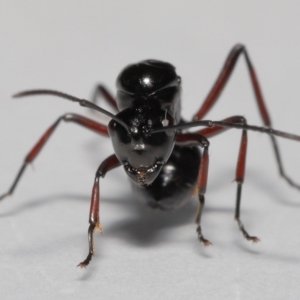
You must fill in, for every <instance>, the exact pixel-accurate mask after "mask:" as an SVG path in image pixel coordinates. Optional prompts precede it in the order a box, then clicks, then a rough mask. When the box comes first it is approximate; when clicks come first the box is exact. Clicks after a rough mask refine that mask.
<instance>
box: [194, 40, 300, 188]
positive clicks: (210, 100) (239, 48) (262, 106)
mask: <svg viewBox="0 0 300 300" xmlns="http://www.w3.org/2000/svg"><path fill="white" fill-rule="evenodd" d="M241 54H244V56H245V59H246V63H247V67H248V71H249V74H250V78H251V83H252V86H253V90H254V93H255V97H256V101H257V104H258V108H259V112H260V115H261V117H262V120H263V123H264V125H265V126H267V127H272V124H271V119H270V116H269V113H268V111H267V107H266V103H265V100H264V98H263V95H262V91H261V88H260V85H259V82H258V79H257V75H256V72H255V70H254V67H253V65H252V63H251V61H250V57H249V55H248V53H247V50H246V48H245V46H244V45H240V44H238V45H236V46H234V47H233V48H232V50H231V51H230V53H229V55H228V57H227V59H226V61H225V64H224V66H223V68H222V70H221V72H220V74H219V76H218V78H217V80H216V82H215V84H214V85H213V87H212V89H211V91H210V92H209V94H208V96H207V97H206V99H205V101H204V102H203V104H202V106H201V107H200V109H199V110H198V111H197V113H196V114H195V115H194V117H193V120H200V119H202V118H203V117H204V116H205V115H206V114H207V113H208V112H209V110H210V109H211V108H212V106H213V105H214V104H215V102H216V101H217V100H218V98H219V96H220V94H221V93H222V91H223V89H224V87H225V85H226V83H227V82H228V79H229V78H230V76H231V74H232V71H233V69H234V67H235V65H236V62H237V60H238V58H239V57H240V55H241ZM270 138H271V142H272V146H273V149H274V153H275V157H276V161H277V165H278V169H279V174H280V176H281V177H282V178H283V179H285V181H286V182H287V183H288V184H289V185H291V186H293V187H295V188H297V189H300V186H299V185H298V184H296V183H295V182H294V181H293V180H292V179H291V178H290V177H289V176H288V175H286V174H285V171H284V168H283V164H282V160H281V156H280V152H279V147H278V144H277V140H276V139H275V137H274V136H272V135H271V136H270Z"/></svg>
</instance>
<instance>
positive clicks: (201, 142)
mask: <svg viewBox="0 0 300 300" xmlns="http://www.w3.org/2000/svg"><path fill="white" fill-rule="evenodd" d="M176 144H177V145H179V146H189V147H192V146H201V147H203V148H204V151H203V156H202V159H201V164H200V169H199V176H198V184H197V188H198V200H199V206H198V211H197V214H196V219H195V222H196V224H197V229H196V231H197V233H198V239H199V241H200V242H201V243H203V244H204V245H205V246H209V245H211V242H210V241H209V240H207V239H205V238H204V236H203V234H202V229H201V224H200V223H201V215H202V211H203V207H204V203H205V192H206V185H207V175H208V162H209V156H208V147H209V141H208V140H207V139H206V138H205V137H204V136H202V135H199V134H192V133H187V134H179V135H177V136H176Z"/></svg>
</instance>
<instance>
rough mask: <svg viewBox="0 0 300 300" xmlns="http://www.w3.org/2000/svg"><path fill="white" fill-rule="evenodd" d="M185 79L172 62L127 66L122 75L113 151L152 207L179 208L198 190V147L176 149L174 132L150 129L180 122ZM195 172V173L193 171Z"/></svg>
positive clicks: (113, 126) (113, 127) (112, 123)
mask: <svg viewBox="0 0 300 300" xmlns="http://www.w3.org/2000/svg"><path fill="white" fill-rule="evenodd" d="M180 82H181V80H180V77H179V76H178V75H177V74H176V72H175V68H174V67H173V66H172V65H171V64H168V63H164V62H160V61H157V60H146V61H142V62H140V63H138V64H134V65H130V66H128V67H127V68H125V69H124V70H123V71H122V72H121V74H120V75H119V77H118V79H117V88H118V91H117V104H118V108H119V110H120V111H121V112H120V113H118V114H117V115H116V116H117V117H118V118H119V119H121V120H122V121H124V122H125V123H126V124H127V125H128V128H129V130H130V134H129V133H128V132H127V131H126V129H125V128H124V127H123V126H122V125H120V124H119V123H118V122H117V121H115V120H111V121H110V123H109V133H110V136H111V138H112V142H113V146H114V151H115V154H116V156H117V157H118V159H119V161H120V162H121V163H122V164H123V166H124V169H125V171H126V173H127V174H128V176H129V177H130V178H131V179H132V181H133V183H134V185H133V186H134V190H136V191H137V194H138V196H139V198H142V199H145V200H146V201H147V202H148V203H149V204H150V205H151V206H153V207H160V208H163V209H170V208H175V207H177V206H179V205H180V204H181V203H183V201H184V200H186V199H187V198H188V197H189V196H190V195H191V194H192V191H193V190H194V188H195V184H196V181H197V177H198V168H197V167H196V168H195V166H199V164H200V152H199V150H198V149H196V148H183V147H176V148H175V150H173V148H174V144H175V131H164V132H159V133H157V134H150V132H151V130H153V129H159V128H163V127H166V126H171V125H176V124H178V123H179V122H180V90H181V87H180ZM191 170H193V171H191Z"/></svg>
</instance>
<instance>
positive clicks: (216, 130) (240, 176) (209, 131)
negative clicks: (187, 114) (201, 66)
mask: <svg viewBox="0 0 300 300" xmlns="http://www.w3.org/2000/svg"><path fill="white" fill-rule="evenodd" d="M223 122H232V123H238V124H241V123H246V120H245V119H244V118H243V117H241V116H233V117H230V118H226V119H224V120H223ZM227 129H229V128H224V127H221V126H214V127H210V128H205V129H202V130H199V131H198V132H196V133H195V134H199V135H201V136H204V137H206V138H207V137H212V136H214V135H217V134H220V133H223V132H224V131H225V130H227ZM193 138H194V137H190V140H192V139H193ZM178 139H179V140H182V139H184V138H183V137H181V136H180V135H178V136H177V137H176V141H177V140H178ZM192 144H193V143H192V142H191V145H192ZM246 153H247V131H246V130H243V132H242V139H241V144H240V150H239V157H238V162H237V167H236V178H235V180H236V182H237V196H236V207H235V220H236V221H237V222H238V225H239V229H240V230H241V231H242V233H243V235H244V237H245V238H246V239H247V240H251V241H253V242H258V241H259V239H258V238H257V237H255V236H250V235H249V234H248V233H247V231H246V230H245V228H244V225H243V223H242V222H241V220H240V203H241V193H242V185H243V183H244V177H245V166H246ZM205 154H206V153H205V152H204V153H203V159H204V156H205ZM199 179H200V177H199ZM205 180H206V178H205ZM202 186H206V184H205V185H202ZM202 194H203V193H202ZM199 195H200V193H199ZM199 203H200V206H199V210H198V213H197V218H196V222H197V221H198V218H199V221H198V222H197V224H199V226H200V216H201V213H202V208H203V206H204V194H203V199H202V197H200V196H199ZM197 230H198V228H197ZM199 230H200V232H201V227H199Z"/></svg>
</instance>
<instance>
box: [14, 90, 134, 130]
mask: <svg viewBox="0 0 300 300" xmlns="http://www.w3.org/2000/svg"><path fill="white" fill-rule="evenodd" d="M33 95H53V96H58V97H60V98H64V99H68V100H71V101H73V102H78V103H79V105H81V106H84V107H88V108H91V109H94V110H97V111H99V112H101V113H103V114H105V115H107V116H109V117H110V118H112V119H113V120H115V121H116V122H118V123H119V124H120V125H122V126H123V127H124V128H125V129H126V131H127V132H128V133H129V134H130V131H129V128H128V126H127V124H126V123H125V122H123V121H122V120H121V119H119V118H118V117H116V116H115V115H113V114H112V113H110V112H109V111H107V110H105V109H103V108H101V107H100V106H98V105H96V104H94V103H93V102H90V101H88V100H85V99H79V98H77V97H74V96H71V95H68V94H65V93H62V92H59V91H53V90H29V91H24V92H20V93H17V94H15V95H13V96H12V97H13V98H21V97H26V96H33Z"/></svg>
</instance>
